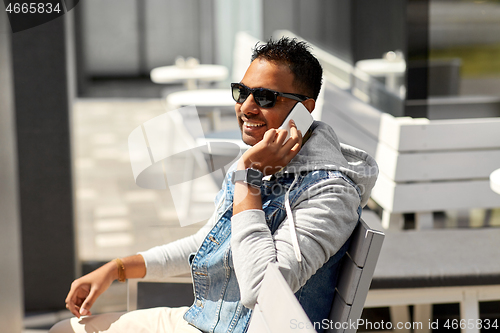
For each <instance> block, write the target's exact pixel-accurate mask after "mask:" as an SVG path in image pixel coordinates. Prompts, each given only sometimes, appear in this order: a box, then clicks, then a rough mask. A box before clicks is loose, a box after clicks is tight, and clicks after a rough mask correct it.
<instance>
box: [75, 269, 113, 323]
mask: <svg viewBox="0 0 500 333" xmlns="http://www.w3.org/2000/svg"><path fill="white" fill-rule="evenodd" d="M117 278H118V266H117V264H116V262H114V261H111V262H108V263H107V264H105V265H103V266H102V267H100V268H98V269H96V270H95V271H93V272H91V273H89V274H87V275H84V276H82V277H81V278H79V279H76V280H75V281H73V283H72V284H71V289H70V291H69V293H68V296H67V297H66V308H67V309H68V310H69V311H71V313H72V314H74V315H75V316H76V317H77V318H80V316H89V315H91V314H92V313H91V312H90V308H91V307H92V305H93V304H94V302H95V301H96V299H97V298H98V297H99V296H100V295H101V294H102V293H103V292H104V291H106V290H107V289H108V288H109V286H110V285H111V283H112V282H113V281H114V280H115V279H117Z"/></svg>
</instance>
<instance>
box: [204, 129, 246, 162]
mask: <svg viewBox="0 0 500 333" xmlns="http://www.w3.org/2000/svg"><path fill="white" fill-rule="evenodd" d="M196 143H197V144H198V145H206V144H207V143H215V145H212V146H211V153H212V154H214V155H221V156H236V155H238V154H239V153H240V152H241V153H244V152H245V151H247V150H248V149H249V148H250V146H249V145H247V144H245V143H244V142H243V141H242V140H241V131H240V130H239V129H236V130H228V131H218V132H212V133H208V134H206V135H205V137H204V138H197V139H196ZM224 143H226V145H224Z"/></svg>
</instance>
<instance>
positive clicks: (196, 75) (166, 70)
mask: <svg viewBox="0 0 500 333" xmlns="http://www.w3.org/2000/svg"><path fill="white" fill-rule="evenodd" d="M150 75H151V81H153V82H154V83H173V82H178V81H183V80H202V81H223V80H225V79H226V78H227V76H228V70H227V68H226V67H225V66H222V65H197V66H195V67H178V66H163V67H157V68H154V69H153V70H152V71H151V74H150Z"/></svg>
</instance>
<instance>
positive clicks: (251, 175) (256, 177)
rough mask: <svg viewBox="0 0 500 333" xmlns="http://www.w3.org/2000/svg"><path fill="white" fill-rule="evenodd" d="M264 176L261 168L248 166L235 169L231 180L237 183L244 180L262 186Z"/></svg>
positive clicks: (255, 185)
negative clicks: (243, 168)
mask: <svg viewBox="0 0 500 333" xmlns="http://www.w3.org/2000/svg"><path fill="white" fill-rule="evenodd" d="M262 177H264V174H263V173H262V172H260V171H259V170H257V169H252V168H248V169H245V170H236V171H234V172H233V174H232V175H231V182H232V183H233V184H235V183H236V182H239V181H242V182H244V183H246V184H248V185H251V186H254V187H260V186H261V185H262Z"/></svg>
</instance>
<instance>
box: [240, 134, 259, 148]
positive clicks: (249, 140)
mask: <svg viewBox="0 0 500 333" xmlns="http://www.w3.org/2000/svg"><path fill="white" fill-rule="evenodd" d="M241 140H242V141H243V143H245V144H246V145H249V146H253V145H255V144H256V143H257V142H259V141H260V140H257V139H256V138H254V137H253V136H250V135H246V134H245V133H241ZM261 140H262V139H261Z"/></svg>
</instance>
